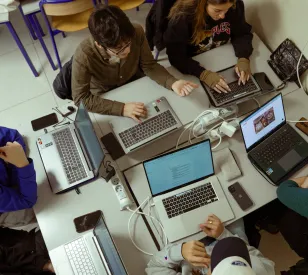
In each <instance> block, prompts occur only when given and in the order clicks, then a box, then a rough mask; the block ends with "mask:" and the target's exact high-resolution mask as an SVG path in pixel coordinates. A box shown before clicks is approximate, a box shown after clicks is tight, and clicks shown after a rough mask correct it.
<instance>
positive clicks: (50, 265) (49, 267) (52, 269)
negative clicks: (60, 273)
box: [43, 261, 55, 273]
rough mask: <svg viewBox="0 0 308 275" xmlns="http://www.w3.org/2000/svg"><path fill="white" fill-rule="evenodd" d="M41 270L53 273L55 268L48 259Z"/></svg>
mask: <svg viewBox="0 0 308 275" xmlns="http://www.w3.org/2000/svg"><path fill="white" fill-rule="evenodd" d="M43 271H49V272H51V273H55V269H54V268H53V265H52V263H51V261H48V262H47V263H46V264H45V265H44V266H43Z"/></svg>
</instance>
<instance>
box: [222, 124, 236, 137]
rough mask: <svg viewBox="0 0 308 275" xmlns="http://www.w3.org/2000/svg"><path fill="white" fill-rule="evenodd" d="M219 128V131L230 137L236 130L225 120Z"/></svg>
mask: <svg viewBox="0 0 308 275" xmlns="http://www.w3.org/2000/svg"><path fill="white" fill-rule="evenodd" d="M219 130H220V132H221V133H224V134H225V135H226V136H228V137H232V136H233V135H234V133H235V132H236V128H235V127H234V126H233V125H231V124H230V123H228V122H226V121H224V122H223V123H222V124H221V126H220V128H219Z"/></svg>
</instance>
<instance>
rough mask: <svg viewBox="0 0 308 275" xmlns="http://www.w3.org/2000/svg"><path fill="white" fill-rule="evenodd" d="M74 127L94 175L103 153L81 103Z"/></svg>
mask: <svg viewBox="0 0 308 275" xmlns="http://www.w3.org/2000/svg"><path fill="white" fill-rule="evenodd" d="M75 127H76V128H77V130H78V133H79V135H80V136H81V138H82V141H83V144H84V146H85V147H86V150H87V153H88V157H89V158H90V161H91V163H92V165H93V168H94V171H95V173H97V172H98V170H99V168H100V166H101V164H102V161H103V159H104V155H105V154H104V151H103V149H102V147H101V145H100V143H99V141H98V139H97V136H96V134H95V131H94V128H93V125H92V122H91V119H90V117H89V114H88V112H87V110H86V109H85V107H84V105H83V103H80V105H79V108H78V111H77V114H76V119H75Z"/></svg>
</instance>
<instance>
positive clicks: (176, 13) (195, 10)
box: [168, 0, 236, 45]
mask: <svg viewBox="0 0 308 275" xmlns="http://www.w3.org/2000/svg"><path fill="white" fill-rule="evenodd" d="M226 3H232V4H233V7H234V8H235V5H236V0H177V1H176V2H175V4H174V5H173V6H172V8H171V10H170V13H169V16H168V18H169V20H170V21H171V22H172V21H173V22H176V21H178V20H179V19H180V18H181V17H182V16H191V15H192V16H193V18H194V19H193V36H192V43H193V44H195V45H198V44H199V43H200V42H201V41H203V40H204V39H205V38H206V37H207V36H208V35H209V34H208V33H207V32H205V31H204V30H205V29H206V23H205V17H206V15H207V13H206V7H207V5H208V4H212V5H221V4H226Z"/></svg>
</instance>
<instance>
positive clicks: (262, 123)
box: [240, 94, 308, 184]
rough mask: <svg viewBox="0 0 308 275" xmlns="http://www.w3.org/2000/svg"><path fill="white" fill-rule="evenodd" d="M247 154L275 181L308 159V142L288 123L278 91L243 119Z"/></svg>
mask: <svg viewBox="0 0 308 275" xmlns="http://www.w3.org/2000/svg"><path fill="white" fill-rule="evenodd" d="M240 126H241V130H242V134H243V138H244V142H245V147H246V150H247V152H248V157H249V159H250V160H251V161H252V163H253V164H255V165H256V166H257V167H258V168H259V169H260V170H261V171H262V172H263V173H264V174H266V175H267V177H268V178H269V179H270V180H271V181H272V182H273V183H275V184H279V183H280V182H282V181H283V180H285V179H287V178H288V177H290V176H291V174H292V173H294V172H296V171H297V170H299V169H300V168H301V167H302V166H304V165H305V164H306V163H307V161H308V143H307V142H306V141H305V140H304V139H303V138H302V137H301V136H300V135H299V134H298V133H297V132H296V130H295V129H293V128H292V127H291V126H290V125H289V124H287V122H286V116H285V112H284V106H283V100H282V95H281V94H278V95H277V96H275V97H274V98H272V99H271V100H270V101H268V102H267V103H265V104H264V105H263V106H262V107H260V108H259V109H258V110H256V111H255V112H253V113H252V114H251V115H249V116H248V117H247V118H245V119H243V120H242V121H241V122H240Z"/></svg>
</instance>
